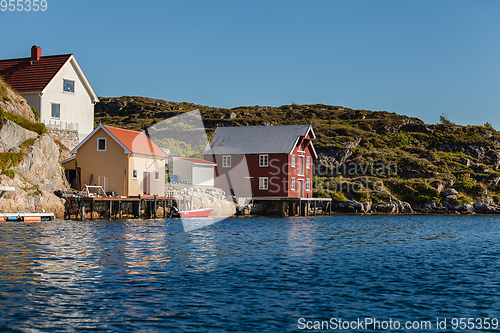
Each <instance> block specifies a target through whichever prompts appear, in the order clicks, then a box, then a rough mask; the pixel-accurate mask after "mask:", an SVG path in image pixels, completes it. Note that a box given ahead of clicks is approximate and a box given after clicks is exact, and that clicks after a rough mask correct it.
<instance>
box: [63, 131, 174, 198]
mask: <svg viewBox="0 0 500 333" xmlns="http://www.w3.org/2000/svg"><path fill="white" fill-rule="evenodd" d="M71 153H72V154H74V155H75V156H73V157H72V158H70V159H67V160H65V161H63V162H62V164H63V167H64V168H65V169H66V175H67V177H68V181H69V182H70V184H71V183H72V184H73V187H76V189H77V190H81V189H83V187H84V186H83V185H101V186H102V187H103V189H104V190H105V191H106V192H114V193H115V195H121V196H129V197H130V196H137V195H155V194H156V195H164V194H165V163H166V160H167V155H166V154H165V153H164V152H163V151H162V150H161V149H160V148H159V147H158V146H157V145H156V144H155V143H154V142H153V141H151V140H150V139H149V138H148V137H147V136H146V134H144V133H143V132H137V131H130V130H125V129H121V128H116V127H112V126H105V125H102V124H101V125H99V126H98V127H96V128H95V129H94V130H93V131H92V133H90V134H89V135H88V136H87V137H86V138H85V139H84V140H83V141H82V142H80V144H78V146H76V147H75V148H74V149H73V150H72V151H71Z"/></svg>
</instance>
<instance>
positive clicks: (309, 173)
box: [287, 138, 314, 198]
mask: <svg viewBox="0 0 500 333" xmlns="http://www.w3.org/2000/svg"><path fill="white" fill-rule="evenodd" d="M307 139H308V138H306V142H304V139H302V140H300V141H299V142H298V144H297V146H296V147H295V148H294V150H293V151H292V153H291V154H290V155H288V175H287V178H288V184H289V186H288V193H289V194H288V195H289V197H291V198H299V197H305V198H307V197H312V192H313V186H312V185H313V180H312V177H313V166H314V164H313V156H314V154H313V150H312V148H311V145H310V144H307ZM303 143H306V144H307V146H305V147H304V146H303ZM292 155H295V167H292ZM307 156H309V158H310V165H309V168H307V167H306V158H307ZM301 157H302V158H303V163H304V173H302V172H301V168H302V165H301V161H302V160H301ZM292 177H295V190H292V189H291V186H290V185H291V181H292ZM306 179H309V182H310V187H309V190H306V189H305V187H306ZM299 182H300V183H299ZM302 187H304V191H303V193H302V191H301V189H302Z"/></svg>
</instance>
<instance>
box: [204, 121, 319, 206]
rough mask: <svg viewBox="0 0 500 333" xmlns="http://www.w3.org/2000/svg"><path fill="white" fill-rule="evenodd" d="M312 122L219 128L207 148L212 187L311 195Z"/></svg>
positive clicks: (249, 193)
mask: <svg viewBox="0 0 500 333" xmlns="http://www.w3.org/2000/svg"><path fill="white" fill-rule="evenodd" d="M315 138H316V136H315V134H314V131H313V129H312V127H311V126H310V125H290V126H246V127H218V128H217V130H216V131H215V133H214V135H213V136H212V139H211V140H210V142H209V143H208V144H207V146H206V147H205V150H204V151H203V156H204V159H205V160H208V161H211V162H214V163H216V164H217V166H216V167H215V184H214V185H215V187H219V188H222V189H223V190H224V191H225V192H226V195H228V196H229V195H230V196H235V197H286V198H307V197H309V198H310V197H312V190H313V188H312V177H313V159H315V158H317V154H316V151H315V150H314V146H313V144H312V142H311V140H313V139H315Z"/></svg>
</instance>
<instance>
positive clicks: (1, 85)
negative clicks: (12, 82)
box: [0, 79, 10, 102]
mask: <svg viewBox="0 0 500 333" xmlns="http://www.w3.org/2000/svg"><path fill="white" fill-rule="evenodd" d="M8 89H10V87H9V85H8V84H7V83H5V82H3V81H2V80H1V79H0V101H5V102H8V101H10V98H9V96H8Z"/></svg>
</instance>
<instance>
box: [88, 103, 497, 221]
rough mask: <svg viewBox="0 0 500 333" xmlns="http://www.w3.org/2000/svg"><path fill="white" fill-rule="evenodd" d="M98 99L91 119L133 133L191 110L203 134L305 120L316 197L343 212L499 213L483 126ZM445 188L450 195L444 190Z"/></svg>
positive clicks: (322, 110) (330, 111) (493, 150)
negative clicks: (310, 129) (309, 132)
mask: <svg viewBox="0 0 500 333" xmlns="http://www.w3.org/2000/svg"><path fill="white" fill-rule="evenodd" d="M100 101H101V102H100V103H98V104H96V107H95V119H96V122H99V121H102V123H103V124H109V125H116V126H123V127H126V128H129V129H135V130H143V129H147V128H148V127H149V126H152V125H155V124H157V123H159V122H161V121H162V120H164V119H166V118H169V117H173V116H177V115H179V114H181V113H183V112H187V111H192V110H194V109H198V110H200V113H201V116H202V118H203V123H204V125H205V128H206V129H207V133H208V135H210V133H211V132H213V131H214V130H215V128H216V127H217V126H272V125H293V124H311V125H312V126H313V128H314V131H315V133H316V136H317V139H316V140H315V142H314V145H315V148H316V151H317V152H318V155H319V158H318V159H317V160H316V161H315V170H314V171H315V177H314V195H315V196H317V197H331V198H332V199H333V201H334V202H335V203H338V208H339V210H342V211H356V212H362V211H381V212H382V211H385V212H396V211H399V212H401V211H405V210H403V209H401V207H399V206H400V205H399V203H400V202H401V203H404V202H408V203H410V204H411V208H412V209H413V210H416V211H422V212H455V211H460V212H462V211H466V212H468V211H470V207H476V208H477V209H476V208H474V211H476V212H495V211H496V210H497V208H495V207H499V209H498V211H500V206H496V205H500V169H499V168H500V132H497V131H496V130H495V129H493V128H492V127H491V126H489V125H488V124H485V125H484V126H459V125H455V124H453V123H452V122H451V121H441V123H439V124H426V123H424V122H423V121H422V120H420V119H417V118H414V117H408V116H404V115H398V114H396V113H393V112H387V111H369V110H353V109H350V108H347V107H342V106H332V105H323V104H314V105H297V104H292V105H282V106H279V107H269V106H241V107H236V108H233V109H224V108H214V107H209V106H204V105H196V104H192V103H177V102H167V101H163V100H157V99H151V98H146V97H129V96H123V97H114V98H100ZM443 111H446V110H443ZM381 188H383V190H380V189H381ZM450 190H454V191H456V194H450V195H447V194H448V193H450V192H446V191H450ZM453 193H454V192H453ZM360 203H367V204H363V207H362V208H361V206H360V205H359V204H360ZM368 203H369V204H368ZM474 203H476V205H475V206H474ZM482 205H489V207H490V208H489V209H483V208H482V207H483V206H482ZM367 207H371V209H370V210H368V209H367ZM464 207H467V208H466V209H465V210H464Z"/></svg>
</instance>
